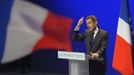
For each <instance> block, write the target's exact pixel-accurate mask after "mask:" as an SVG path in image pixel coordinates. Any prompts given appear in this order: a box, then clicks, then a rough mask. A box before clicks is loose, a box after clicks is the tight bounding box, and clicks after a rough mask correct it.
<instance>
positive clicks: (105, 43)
mask: <svg viewBox="0 0 134 75" xmlns="http://www.w3.org/2000/svg"><path fill="white" fill-rule="evenodd" d="M107 46H108V33H106V34H105V35H104V36H103V38H102V42H101V47H100V49H99V50H98V51H97V53H98V54H99V55H101V54H102V53H103V51H104V50H106V49H107Z"/></svg>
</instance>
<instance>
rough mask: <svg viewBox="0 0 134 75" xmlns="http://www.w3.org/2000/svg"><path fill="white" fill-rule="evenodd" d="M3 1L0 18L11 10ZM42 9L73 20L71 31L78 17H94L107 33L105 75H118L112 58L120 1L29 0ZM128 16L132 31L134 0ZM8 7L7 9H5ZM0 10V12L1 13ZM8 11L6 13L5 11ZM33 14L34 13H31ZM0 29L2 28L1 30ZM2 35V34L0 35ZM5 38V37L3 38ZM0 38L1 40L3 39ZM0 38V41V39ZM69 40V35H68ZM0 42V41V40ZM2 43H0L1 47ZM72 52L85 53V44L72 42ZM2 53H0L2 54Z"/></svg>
mask: <svg viewBox="0 0 134 75" xmlns="http://www.w3.org/2000/svg"><path fill="white" fill-rule="evenodd" d="M1 1H2V2H4V1H5V5H4V4H3V5H4V6H5V7H2V6H3V5H0V9H1V10H4V11H3V12H0V16H3V14H4V13H5V14H6V13H8V14H9V13H10V12H9V11H10V10H9V7H10V8H11V4H12V3H13V2H12V0H0V2H1ZM30 1H32V2H33V3H36V4H38V5H40V6H42V7H44V8H47V9H49V10H50V11H53V12H55V13H57V14H59V15H64V16H67V17H70V18H72V19H73V24H72V30H73V29H74V27H75V26H76V24H77V21H78V20H79V18H80V17H82V16H84V17H86V16H88V15H96V17H97V19H98V25H99V27H100V28H102V29H104V30H106V31H107V32H108V33H109V44H108V49H107V63H108V64H107V75H120V74H119V73H118V72H117V71H115V70H114V69H113V68H112V58H113V51H114V45H115V35H116V29H117V24H118V17H119V11H120V2H121V0H30ZM129 5H130V11H131V12H130V13H131V14H130V15H131V17H132V27H133V30H134V26H133V25H134V0H129ZM6 7H8V9H7V8H6ZM1 10H0V11H1ZM7 10H8V11H7ZM33 12H34V11H33ZM3 18H9V15H5V17H3ZM7 23H8V20H7V22H5V21H3V20H2V19H0V28H1V27H4V26H5V25H7ZM85 28H86V25H85V23H84V24H83V26H82V27H81V29H80V31H83V30H84V29H85ZM1 29H2V28H1ZM1 29H0V33H3V34H5V31H6V28H5V31H2V30H1ZM0 35H2V34H0ZM4 37H5V36H4ZM4 37H1V38H4ZM1 38H0V39H1ZM70 38H71V35H70ZM0 41H1V40H0ZM2 44H3V43H1V45H2ZM72 47H73V51H80V52H85V51H86V48H85V43H84V42H76V41H74V40H72ZM2 53H3V52H0V54H2Z"/></svg>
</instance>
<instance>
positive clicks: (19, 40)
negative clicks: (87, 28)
mask: <svg viewBox="0 0 134 75" xmlns="http://www.w3.org/2000/svg"><path fill="white" fill-rule="evenodd" d="M12 1H13V2H12V5H11V9H10V10H11V11H10V13H9V18H8V19H5V18H4V17H3V16H5V15H6V13H7V12H9V11H7V12H6V13H3V12H2V11H1V12H0V17H1V18H0V21H1V22H0V62H1V63H8V62H11V61H14V60H17V59H20V58H22V57H24V56H26V55H29V54H31V53H32V52H34V51H36V50H39V49H40V50H41V49H54V50H66V51H71V50H72V49H71V43H70V30H71V24H72V20H71V19H70V18H68V17H64V16H60V15H56V14H54V13H53V12H51V11H49V10H47V9H45V8H42V7H40V6H38V5H36V4H33V3H31V2H28V1H23V0H12ZM4 2H6V1H3V2H2V3H0V7H2V5H3V6H6V5H4ZM9 2H10V1H9ZM7 4H8V3H7ZM3 8H4V7H3ZM5 10H6V9H5ZM5 20H7V21H8V22H6V23H4V22H5Z"/></svg>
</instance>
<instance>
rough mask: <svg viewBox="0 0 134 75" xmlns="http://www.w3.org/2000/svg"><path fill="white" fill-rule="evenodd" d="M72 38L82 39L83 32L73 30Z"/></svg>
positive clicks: (83, 36)
mask: <svg viewBox="0 0 134 75" xmlns="http://www.w3.org/2000/svg"><path fill="white" fill-rule="evenodd" d="M72 37H73V39H74V40H78V41H83V40H84V39H85V32H83V33H79V31H75V30H74V31H73V36H72Z"/></svg>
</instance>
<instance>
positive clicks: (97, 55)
mask: <svg viewBox="0 0 134 75" xmlns="http://www.w3.org/2000/svg"><path fill="white" fill-rule="evenodd" d="M90 54H91V56H92V58H98V57H99V54H98V53H92V52H90Z"/></svg>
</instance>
